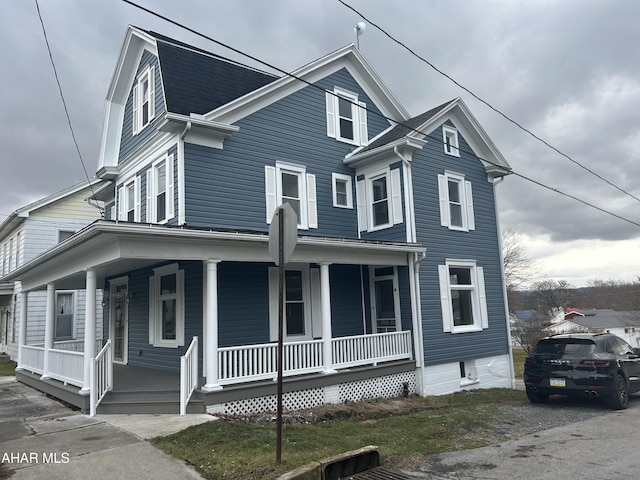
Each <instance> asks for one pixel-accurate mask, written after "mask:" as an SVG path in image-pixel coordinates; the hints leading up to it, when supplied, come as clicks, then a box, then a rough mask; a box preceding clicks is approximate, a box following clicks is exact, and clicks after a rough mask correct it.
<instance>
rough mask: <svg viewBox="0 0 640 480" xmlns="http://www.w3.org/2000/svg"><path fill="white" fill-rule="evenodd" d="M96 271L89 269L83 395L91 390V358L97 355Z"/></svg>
mask: <svg viewBox="0 0 640 480" xmlns="http://www.w3.org/2000/svg"><path fill="white" fill-rule="evenodd" d="M96 283H97V280H96V272H95V270H92V269H88V270H87V279H86V308H85V314H84V382H83V387H82V389H80V393H81V394H82V395H86V394H88V393H89V392H90V391H91V370H92V369H93V365H92V362H91V359H92V358H94V357H95V356H96Z"/></svg>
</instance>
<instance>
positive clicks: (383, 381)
mask: <svg viewBox="0 0 640 480" xmlns="http://www.w3.org/2000/svg"><path fill="white" fill-rule="evenodd" d="M405 384H407V388H408V391H409V393H410V394H412V393H415V392H416V375H415V372H403V373H398V374H394V375H385V376H382V377H376V378H368V379H365V380H358V381H354V382H346V383H340V384H337V385H330V386H326V387H316V388H308V389H305V390H296V391H294V392H288V393H285V394H284V395H283V398H282V405H283V409H284V410H288V411H295V410H304V409H308V408H315V407H318V406H320V405H324V404H327V403H342V402H348V401H350V402H358V401H361V400H365V399H371V398H393V397H399V396H401V395H402V394H403V393H404V391H405ZM276 408H277V397H276V395H267V396H263V397H254V398H247V399H244V400H237V401H233V402H227V403H224V404H217V405H209V406H207V412H208V413H211V414H224V415H249V414H252V413H262V412H275V411H276Z"/></svg>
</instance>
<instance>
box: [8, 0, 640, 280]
mask: <svg viewBox="0 0 640 480" xmlns="http://www.w3.org/2000/svg"><path fill="white" fill-rule="evenodd" d="M138 2H139V3H140V4H142V5H144V6H146V7H148V8H150V9H153V10H154V11H156V12H158V13H161V14H162V15H164V16H167V17H170V18H172V19H174V20H176V21H178V22H181V23H183V24H185V25H187V26H189V27H191V28H193V29H195V30H197V31H200V32H202V33H204V34H206V35H208V36H211V37H214V38H215V39H218V40H219V41H221V42H224V43H226V44H229V45H232V46H233V47H236V48H238V49H240V50H242V51H245V52H247V53H250V54H251V55H253V56H255V57H257V58H260V59H264V61H266V62H268V63H270V64H272V65H275V66H278V67H279V68H282V69H283V70H286V71H291V70H294V69H296V68H298V67H300V66H302V65H305V64H307V63H309V62H310V61H312V60H314V59H316V58H318V57H321V56H323V55H325V54H327V53H329V52H331V51H333V50H336V49H338V48H340V47H342V46H344V45H346V44H348V43H354V42H355V37H354V28H353V27H354V25H355V24H356V23H357V22H359V21H361V20H362V19H361V18H360V17H359V16H358V15H357V14H356V13H354V12H353V11H351V10H350V9H348V8H347V7H345V6H344V5H342V4H341V3H340V2H338V1H337V0H297V1H294V0H268V1H267V0H245V1H228V0H225V1H218V0H181V1H179V2H178V1H175V0H154V1H150V0H138ZM345 2H346V3H347V4H349V5H351V6H352V7H353V8H355V9H356V10H358V11H360V12H361V13H362V14H363V15H364V16H366V17H369V18H370V20H371V21H372V22H374V23H376V24H378V25H379V26H380V27H382V28H384V29H385V30H386V31H387V32H388V33H389V34H391V35H393V36H394V37H396V38H397V39H398V40H400V41H402V42H403V43H405V44H406V45H407V46H409V47H411V48H412V49H413V50H414V51H415V52H416V53H418V54H419V55H421V56H422V57H424V58H426V59H427V60H429V61H430V62H431V63H432V64H434V65H435V66H436V67H438V68H439V69H440V70H442V71H443V72H445V73H447V74H448V75H450V76H451V77H453V78H454V79H456V80H457V81H458V82H459V83H460V84H462V85H464V86H465V87H466V88H468V89H469V90H470V91H472V92H474V93H475V94H476V95H477V96H479V97H480V98H482V99H484V100H486V101H487V102H488V103H490V104H491V105H493V106H494V107H495V108H496V109H498V110H500V111H501V112H503V113H504V114H506V115H507V116H509V117H510V118H512V119H514V120H516V121H517V122H519V123H520V124H521V125H523V126H524V127H526V128H527V129H529V130H531V131H532V132H534V133H535V134H536V135H538V136H539V137H541V138H543V139H544V140H546V141H547V142H548V143H550V144H552V145H553V146H555V147H556V148H558V149H559V150H561V151H562V152H563V153H565V154H567V155H568V156H570V157H571V158H572V159H573V160H575V161H576V162H579V163H580V164H582V165H584V166H585V167H587V168H589V169H590V170H592V171H594V172H596V173H597V174H599V175H600V176H602V177H604V178H606V179H607V180H608V181H609V182H611V183H612V184H614V185H615V186H617V187H619V188H620V189H621V190H624V191H626V192H628V194H627V193H624V192H622V191H620V190H619V189H616V188H615V187H613V186H611V185H608V184H606V183H605V182H603V181H602V180H600V179H598V178H596V177H595V176H594V175H592V174H590V173H588V172H587V171H585V170H584V169H582V168H580V167H579V166H578V165H576V164H575V163H572V162H571V161H570V160H568V159H566V158H564V157H562V156H561V155H559V154H558V153H556V152H554V151H552V150H551V149H549V148H548V147H546V146H544V145H542V144H541V143H540V142H538V141H537V140H535V139H533V138H532V137H531V136H530V135H529V134H527V133H525V132H523V131H522V130H520V129H519V128H518V127H516V126H515V125H513V124H512V123H510V122H508V121H507V120H505V119H504V118H503V117H501V116H500V115H498V114H497V113H495V112H493V111H492V110H490V109H489V108H488V107H487V106H485V105H483V104H482V103H480V102H478V101H477V100H475V99H474V98H473V97H472V96H471V95H470V94H468V93H467V92H465V91H464V90H461V89H460V88H459V87H457V86H456V85H455V84H453V83H452V82H451V81H450V80H448V79H447V78H445V77H443V76H442V75H440V74H439V73H437V72H436V71H435V70H433V69H432V68H431V67H429V66H428V65H427V64H425V63H423V62H422V61H420V60H419V59H417V58H416V57H414V56H412V55H411V54H410V53H409V52H407V51H406V50H405V49H403V48H402V47H400V46H399V45H397V44H395V43H393V42H392V41H391V40H390V39H389V38H388V37H386V36H385V35H384V34H383V33H382V32H380V31H379V30H377V29H376V28H375V27H374V26H373V25H371V24H369V25H368V26H367V29H366V31H365V33H364V35H363V36H361V37H360V50H361V51H362V53H363V54H364V55H365V57H366V58H367V60H368V61H369V62H370V63H371V65H372V66H373V68H374V69H375V70H376V71H377V73H378V74H379V75H380V76H381V77H382V79H383V80H384V82H385V83H386V84H387V86H388V87H389V88H390V89H391V90H392V91H393V92H394V93H395V94H396V96H397V97H398V98H399V100H400V101H401V102H402V103H403V104H404V106H405V107H406V109H407V110H408V111H409V112H410V113H411V114H412V115H417V114H420V113H422V112H424V111H426V110H429V109H430V108H432V107H434V106H436V105H439V104H441V103H443V102H444V101H447V100H450V99H452V98H455V97H458V96H460V97H462V98H463V99H464V101H465V102H466V103H467V105H468V106H469V107H470V108H471V110H472V112H473V113H474V115H475V116H476V118H477V119H478V120H479V122H480V124H481V125H482V126H483V127H484V129H485V130H486V131H487V133H488V134H489V136H490V137H491V138H492V139H493V141H494V143H495V144H496V145H497V147H498V148H499V149H500V151H501V152H502V153H503V155H504V156H505V158H506V159H507V161H508V162H509V163H510V164H511V166H512V167H513V169H514V171H515V172H517V173H519V174H521V175H523V176H526V177H529V178H532V179H534V180H536V181H538V182H540V183H543V184H545V185H548V186H549V187H552V188H554V189H557V190H560V191H562V192H566V193H568V194H571V195H573V196H576V197H579V198H581V199H583V200H584V201H586V202H589V203H591V204H593V205H596V206H598V207H600V208H602V209H605V210H608V211H611V212H612V213H614V214H616V215H618V216H621V217H623V218H625V219H628V220H630V221H632V222H635V223H637V224H640V200H638V199H637V198H633V197H638V198H640V181H639V180H640V55H638V52H637V47H638V45H640V28H639V27H638V19H639V18H640V1H637V0H609V1H602V0H579V1H578V0H482V1H480V0H429V1H426V0H402V1H400V0H396V1H391V0H386V1H384V0H345ZM39 3H40V10H41V13H42V16H43V20H44V24H45V27H46V29H47V33H48V37H49V42H50V45H51V49H52V54H53V58H54V61H55V63H56V67H57V70H58V74H59V77H60V82H61V85H62V89H63V92H64V95H65V99H66V102H67V106H68V109H69V113H70V116H71V121H72V124H73V127H74V131H75V134H76V138H77V140H78V144H79V148H80V152H81V154H82V157H83V159H84V163H85V165H86V168H87V170H88V172H89V175H90V176H92V175H93V174H94V172H95V170H96V168H97V158H98V150H99V146H100V139H101V133H102V120H103V107H104V99H105V96H106V92H107V87H108V85H109V82H110V80H111V76H112V73H113V69H114V66H115V63H116V59H117V56H118V53H119V51H120V48H121V46H122V41H123V39H124V34H125V30H126V27H127V25H128V24H132V25H136V26H139V27H141V28H143V29H149V30H154V31H157V32H159V33H163V34H165V35H168V36H171V37H173V38H176V39H179V40H182V41H184V42H187V43H191V44H194V45H197V46H199V47H201V48H204V49H207V50H209V51H212V52H215V53H217V54H220V55H223V56H226V57H229V58H233V59H237V60H240V61H243V62H245V63H249V64H251V65H254V66H257V67H259V68H262V69H263V70H267V71H268V70H269V69H268V68H267V67H265V66H264V65H259V64H256V63H255V62H252V61H249V60H247V59H245V58H242V57H240V56H238V55H237V54H234V53H232V52H230V51H228V50H225V49H224V48H222V47H220V46H218V45H215V44H213V43H211V42H208V41H206V40H203V39H201V38H198V37H196V36H194V35H193V34H191V33H189V32H186V31H184V30H182V29H180V28H178V27H175V26H173V25H170V24H169V23H167V22H165V21H163V20H160V19H158V18H155V17H153V16H152V15H150V14H148V13H145V12H143V11H141V10H139V9H137V8H135V7H132V6H130V5H128V4H126V3H124V2H122V1H120V0H92V1H86V0H39ZM0 49H1V50H0V52H1V57H0V58H1V60H2V68H1V69H0V82H1V83H0V84H1V86H2V88H1V89H0V126H1V128H0V142H1V144H2V146H3V151H2V153H1V154H0V159H1V162H2V170H1V171H0V172H1V173H0V178H1V179H2V182H1V186H0V222H2V221H3V220H4V218H6V216H7V215H9V214H10V213H11V212H13V211H15V210H16V209H17V208H19V207H21V206H24V205H26V204H28V203H30V202H32V201H34V200H37V199H39V198H42V197H43V196H46V195H49V194H52V193H55V192H57V191H60V190H62V189H64V188H66V187H68V186H70V185H73V184H76V183H78V182H80V181H82V180H83V178H84V171H83V169H82V165H81V163H80V160H79V158H78V154H77V152H76V149H75V146H74V144H73V140H72V137H71V133H70V130H69V127H68V125H67V120H66V117H65V114H64V110H63V106H62V102H61V99H60V96H59V94H58V89H57V86H56V83H55V78H54V76H53V71H52V67H51V64H50V61H49V56H48V53H47V49H46V44H45V41H44V37H43V33H42V28H41V26H40V22H39V20H38V15H37V11H36V4H35V1H33V0H31V1H30V0H2V1H0ZM498 202H499V210H500V222H501V225H502V228H503V229H506V228H509V229H511V230H513V231H515V232H517V233H520V234H523V235H525V236H526V240H527V245H528V255H529V257H531V259H533V260H536V261H539V262H540V267H541V271H540V275H541V276H542V277H543V278H554V279H566V280H568V281H569V282H571V283H573V284H574V285H576V286H584V285H586V284H587V282H588V281H589V280H593V279H616V280H630V279H633V278H635V277H636V276H639V275H640V226H639V225H634V224H632V223H629V222H626V221H624V220H621V219H618V218H614V217H613V216H610V215H607V214H605V213H602V212H600V211H598V210H596V209H594V208H590V207H588V206H585V205H583V204H581V203H578V202H576V201H574V200H571V199H568V198H566V197H564V196H561V195H560V194H558V193H555V192H553V191H550V190H547V189H545V188H542V187H540V186H538V185H535V184H533V183H531V182H529V181H526V180H524V179H523V178H521V177H517V176H515V175H512V176H510V177H508V178H507V179H506V180H505V182H503V183H502V184H501V185H499V186H498Z"/></svg>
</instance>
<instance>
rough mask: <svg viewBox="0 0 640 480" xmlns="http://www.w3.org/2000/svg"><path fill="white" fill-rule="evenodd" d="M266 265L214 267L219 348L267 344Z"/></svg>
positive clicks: (232, 264)
mask: <svg viewBox="0 0 640 480" xmlns="http://www.w3.org/2000/svg"><path fill="white" fill-rule="evenodd" d="M269 266H272V265H268V264H260V263H235V262H222V263H220V264H219V266H218V312H219V313H218V315H219V320H218V322H219V328H218V331H219V343H220V346H221V347H230V346H234V345H251V344H258V343H269V274H268V268H269Z"/></svg>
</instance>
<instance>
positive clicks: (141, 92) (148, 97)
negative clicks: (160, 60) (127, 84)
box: [132, 66, 156, 135]
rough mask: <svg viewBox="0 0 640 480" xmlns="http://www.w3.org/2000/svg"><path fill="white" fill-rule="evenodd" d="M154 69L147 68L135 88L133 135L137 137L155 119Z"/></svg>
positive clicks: (139, 77)
mask: <svg viewBox="0 0 640 480" xmlns="http://www.w3.org/2000/svg"><path fill="white" fill-rule="evenodd" d="M154 70H155V69H154V67H152V66H149V67H147V68H146V69H145V70H144V71H143V72H142V74H141V75H139V76H138V82H137V83H136V84H135V85H134V86H133V118H132V124H133V134H134V135H136V134H138V133H140V131H142V129H143V128H144V127H146V126H147V125H148V124H149V123H151V120H153V118H154V117H155V102H156V94H155V75H154Z"/></svg>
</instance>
